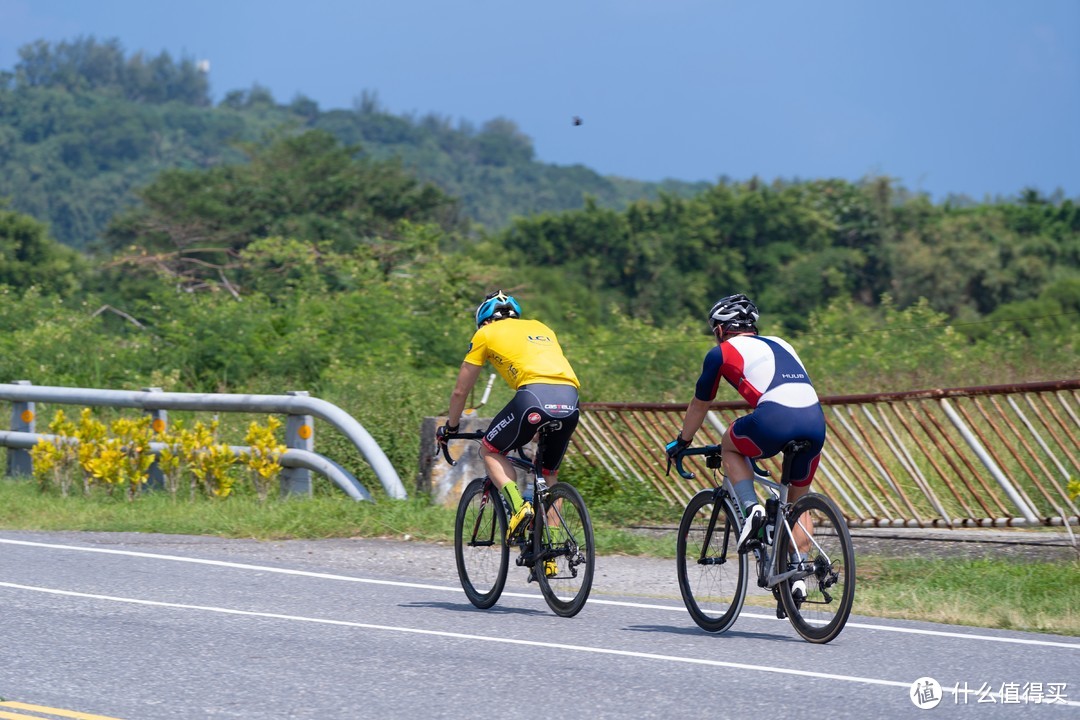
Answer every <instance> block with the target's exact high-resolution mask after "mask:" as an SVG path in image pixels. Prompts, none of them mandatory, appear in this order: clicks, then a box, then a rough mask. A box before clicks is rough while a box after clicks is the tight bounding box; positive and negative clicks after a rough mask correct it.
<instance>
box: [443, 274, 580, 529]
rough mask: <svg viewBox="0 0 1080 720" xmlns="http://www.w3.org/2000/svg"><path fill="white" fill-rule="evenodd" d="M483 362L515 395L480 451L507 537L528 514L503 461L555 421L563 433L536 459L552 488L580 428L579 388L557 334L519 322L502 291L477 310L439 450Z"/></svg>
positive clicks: (507, 463)
mask: <svg viewBox="0 0 1080 720" xmlns="http://www.w3.org/2000/svg"><path fill="white" fill-rule="evenodd" d="M485 362H489V363H491V366H492V367H493V368H495V370H496V372H498V373H499V375H501V376H502V378H503V380H505V381H506V382H507V384H508V385H509V386H510V387H511V388H512V389H514V390H516V391H517V393H516V394H515V395H514V397H513V398H512V399H511V400H510V402H509V403H507V405H506V407H504V408H503V409H502V410H501V411H499V412H498V413H496V414H495V417H494V418H492V420H491V424H490V425H489V426H488V429H487V432H486V433H485V435H484V438H483V440H482V441H481V446H480V456H481V457H482V458H483V460H484V467H485V468H486V469H487V472H488V477H490V478H491V480H492V482H494V483H495V485H496V486H498V488H499V489H500V490H501V491H502V493H503V495H504V496H505V497H506V499H507V501H508V502H509V504H510V513H511V517H510V523H509V532H510V533H511V534H512V533H513V532H514V530H515V529H516V528H517V527H518V526H519V525H521V523H522V521H525V520H527V519H529V518H531V517H532V514H533V509H532V506H531V505H530V503H527V502H525V501H524V499H523V498H522V497H521V492H520V491H519V490H518V487H517V483H516V482H514V478H515V473H514V467H513V465H511V464H510V461H509V460H507V458H506V453H508V452H509V451H511V450H514V449H516V448H520V447H522V446H524V445H525V444H526V443H528V442H529V441H530V440H532V439H533V436H534V435H536V431H537V429H539V428H540V427H541V426H542V425H544V424H546V423H549V422H552V421H559V422H560V424H561V427H559V428H558V429H556V430H554V431H552V432H551V433H550V434H549V435H548V436H547V439H546V440H545V442H544V454H543V456H542V457H541V458H540V464H541V467H542V469H543V472H544V477H545V479H546V480H547V483H548V485H554V484H555V483H557V482H558V470H559V464H560V463H561V462H562V459H563V455H565V454H566V448H567V447H568V446H569V444H570V436H571V435H573V434H574V429H575V428H576V427H577V422H578V387H579V383H578V379H577V375H575V374H574V369H573V368H572V367H571V366H570V363H569V362H568V361H567V360H566V357H565V356H564V355H563V352H562V348H561V347H560V346H559V340H558V338H556V336H555V332H554V331H553V330H552V329H551V328H549V327H548V326H547V325H545V324H544V323H542V322H540V321H539V320H523V319H522V318H521V306H520V305H519V304H518V301H517V300H515V299H514V298H513V297H511V296H509V295H505V294H504V293H503V292H502V291H501V290H499V291H496V292H493V293H491V294H490V295H488V296H487V297H486V298H485V299H484V302H482V303H481V304H480V306H479V307H478V308H477V309H476V333H475V334H474V335H473V337H472V341H471V342H470V343H469V352H468V354H466V355H465V361H464V362H463V363H462V364H461V369H460V370H459V371H458V378H457V384H456V385H455V386H454V391H453V392H452V393H451V394H450V410H449V411H448V412H447V415H446V424H445V425H442V426H441V427H439V428H438V430H437V431H436V433H435V440H436V442H437V443H439V444H442V443H445V442H446V441H445V439H444V438H445V435H446V433H448V432H457V429H458V424H459V423H460V422H461V414H462V413H463V412H464V411H465V401H466V399H467V398H468V396H469V393H470V392H471V391H472V389H473V386H475V385H476V380H477V378H479V377H480V370H481V368H482V367H483V365H484V363H485Z"/></svg>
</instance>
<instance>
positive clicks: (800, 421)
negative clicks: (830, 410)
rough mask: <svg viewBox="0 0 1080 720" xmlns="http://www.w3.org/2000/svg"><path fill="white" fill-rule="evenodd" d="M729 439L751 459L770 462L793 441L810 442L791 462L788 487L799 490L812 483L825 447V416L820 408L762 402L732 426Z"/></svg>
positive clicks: (816, 406)
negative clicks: (767, 459) (792, 406)
mask: <svg viewBox="0 0 1080 720" xmlns="http://www.w3.org/2000/svg"><path fill="white" fill-rule="evenodd" d="M731 439H732V441H733V442H734V443H735V447H736V448H737V449H738V451H739V452H741V453H742V454H743V455H746V456H747V457H750V458H769V457H772V456H773V455H776V454H777V453H779V452H780V451H782V450H783V449H784V446H785V445H787V444H788V443H789V442H790V441H792V440H809V441H810V448H809V449H808V450H805V451H804V452H801V453H798V454H797V455H795V457H794V458H792V461H791V484H792V485H797V486H799V487H802V486H804V485H809V484H810V483H811V482H813V480H814V472H815V471H816V470H817V466H818V460H819V459H820V457H821V448H822V447H824V445H825V413H823V412H822V410H821V405H811V406H810V407H805V408H789V407H785V406H783V405H778V404H776V403H770V402H764V403H761V404H760V405H758V406H757V408H755V409H754V412H752V413H750V414H749V415H745V416H743V417H741V418H739V419H738V420H736V421H735V422H733V423H732V424H731Z"/></svg>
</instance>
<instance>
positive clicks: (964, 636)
mask: <svg viewBox="0 0 1080 720" xmlns="http://www.w3.org/2000/svg"><path fill="white" fill-rule="evenodd" d="M0 544H8V545H24V546H28V547H40V548H49V549H53V550H71V551H75V552H88V553H101V554H104V555H124V556H127V557H140V558H147V559H151V560H166V561H169V562H183V563H192V564H196V565H211V566H214V567H225V568H232V569H236V570H254V571H257V572H267V573H278V574H281V575H295V576H300V577H311V578H318V579H320V580H336V581H342V582H355V583H365V584H369V585H388V586H392V587H407V588H416V589H420V590H435V591H438V592H452V593H461V592H463V591H462V589H461V588H460V587H456V586H455V587H450V586H446V585H431V584H426V583H412V582H404V581H399V580H376V579H374V578H361V577H354V576H351V575H336V574H333V573H321V572H311V571H309V570H292V569H289V568H277V567H269V566H265V565H250V564H247V563H236V562H229V561H226V560H206V559H203V558H190V557H183V556H180V555H162V554H159V553H148V552H141V551H137V550H116V549H113V548H95V547H80V546H78V545H61V544H56V543H42V542H33V541H29V540H11V539H8V538H0ZM2 584H5V583H0V585H2ZM503 597H517V598H527V599H532V600H540V599H542V597H541V596H540V595H539V594H536V593H516V592H504V593H503ZM588 602H589V604H590V605H612V606H616V607H631V608H639V609H645V610H663V611H667V612H686V609H685V608H683V607H681V606H677V605H658V604H652V603H637V602H629V601H625V600H603V599H600V598H592V597H590V598H589V601H588ZM739 618H740V619H742V618H752V619H755V620H774V621H775V619H776V617H775V615H762V614H757V613H747V612H743V613H740V615H739ZM853 627H857V628H861V629H864V630H881V631H884V632H897V633H907V634H912V635H932V636H935V637H948V638H956V639H961V640H985V641H988V642H1001V643H1012V644H1017V645H1038V646H1042V647H1060V648H1067V649H1070V650H1080V643H1067V642H1058V641H1054V640H1038V639H1034V638H1011V637H998V636H994V635H977V634H969V633H960V632H950V631H945V630H927V629H923V628H907V627H894V626H891V625H874V624H871V623H859V622H849V623H847V625H846V626H845V628H853Z"/></svg>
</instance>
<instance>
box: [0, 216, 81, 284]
mask: <svg viewBox="0 0 1080 720" xmlns="http://www.w3.org/2000/svg"><path fill="white" fill-rule="evenodd" d="M86 272H87V263H86V262H85V260H84V259H83V257H82V256H81V255H80V254H79V253H78V252H76V251H74V250H72V249H71V248H68V247H65V246H63V245H61V244H60V243H58V242H56V241H55V240H53V239H52V238H50V237H49V236H48V230H47V228H46V227H45V225H43V224H42V223H40V222H38V221H37V220H34V219H33V218H31V217H29V216H26V215H22V214H20V213H17V212H14V211H11V210H5V209H4V208H3V206H2V205H0V285H7V286H8V287H11V288H16V289H25V288H29V287H32V286H37V287H40V288H42V289H44V290H46V291H49V292H55V293H59V294H62V295H70V294H72V293H74V292H75V291H76V290H77V289H78V288H79V287H80V286H81V283H82V281H83V278H84V275H85V273H86Z"/></svg>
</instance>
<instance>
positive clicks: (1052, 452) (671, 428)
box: [571, 379, 1080, 528]
mask: <svg viewBox="0 0 1080 720" xmlns="http://www.w3.org/2000/svg"><path fill="white" fill-rule="evenodd" d="M1078 391H1080V379H1075V380H1063V381H1058V382H1043V383H1029V384H1022V385H999V386H988V387H971V388H954V389H944V390H924V391H916V392H903V393H880V394H872V395H847V396H837V397H826V398H822V405H823V406H824V407H825V416H826V422H827V424H828V437H827V438H826V441H825V450H824V451H823V452H822V457H821V462H820V464H819V466H818V473H817V476H816V478H815V480H814V485H815V488H816V489H818V490H819V491H820V492H823V493H825V494H827V495H829V496H830V497H831V498H832V499H833V500H835V501H836V502H837V504H838V505H839V506H840V508H841V510H842V511H843V512H844V515H845V516H846V517H847V518H848V522H849V524H851V525H853V526H863V527H947V528H958V527H1004V526H1029V527H1030V526H1047V525H1050V526H1061V525H1066V526H1068V525H1077V524H1080V509H1078V507H1077V502H1076V501H1075V500H1072V499H1070V497H1069V494H1068V483H1069V480H1070V479H1076V478H1080V449H1078V448H1080V441H1078V437H1080V393H1078ZM748 409H749V406H748V405H747V404H746V403H744V402H741V401H737V402H722V403H715V404H713V405H712V407H711V412H710V413H709V421H708V422H706V423H705V425H704V426H703V427H702V429H701V431H700V432H699V433H698V435H697V437H696V439H695V444H702V445H704V444H709V443H719V442H720V438H721V436H722V434H723V431H724V429H725V428H726V427H727V425H728V424H729V423H730V422H732V421H733V420H734V419H735V418H737V417H739V416H740V415H743V414H745V413H746V412H747V411H748ZM581 410H582V416H581V422H580V424H579V425H578V431H577V432H576V433H575V434H574V437H573V440H572V443H573V444H572V449H571V457H574V456H577V457H579V458H581V459H582V460H584V461H586V462H588V463H590V464H592V465H594V466H596V467H601V468H605V469H607V470H608V471H609V472H611V473H612V474H613V475H614V476H615V477H616V478H618V479H619V480H620V481H621V482H646V483H650V484H651V485H653V486H654V487H655V489H656V490H657V491H658V492H659V493H660V494H661V495H662V496H663V497H664V498H665V499H667V500H668V501H669V502H671V503H673V504H684V503H685V502H686V501H687V500H688V499H689V498H690V497H691V496H692V495H693V494H694V493H695V492H697V490H699V489H700V485H701V483H708V482H711V477H712V474H711V472H709V471H708V470H707V469H706V468H705V467H704V465H703V464H702V463H700V461H698V460H697V459H693V461H691V462H689V463H688V467H689V466H693V470H694V471H695V473H696V474H697V478H695V479H694V480H691V481H685V480H683V479H682V478H680V477H679V476H678V474H677V473H672V474H671V475H670V476H668V475H665V473H664V470H665V467H666V457H665V456H664V451H663V447H664V444H665V443H666V442H668V441H669V440H670V439H671V438H672V437H674V435H675V432H677V430H678V428H679V427H680V426H681V423H682V416H683V413H684V412H685V411H686V405H680V404H675V403H582V405H581ZM762 464H763V465H764V466H765V467H767V468H768V469H769V470H770V471H771V472H774V473H775V474H777V475H778V474H779V471H780V465H779V458H774V459H772V460H769V461H765V462H764V463H762Z"/></svg>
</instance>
